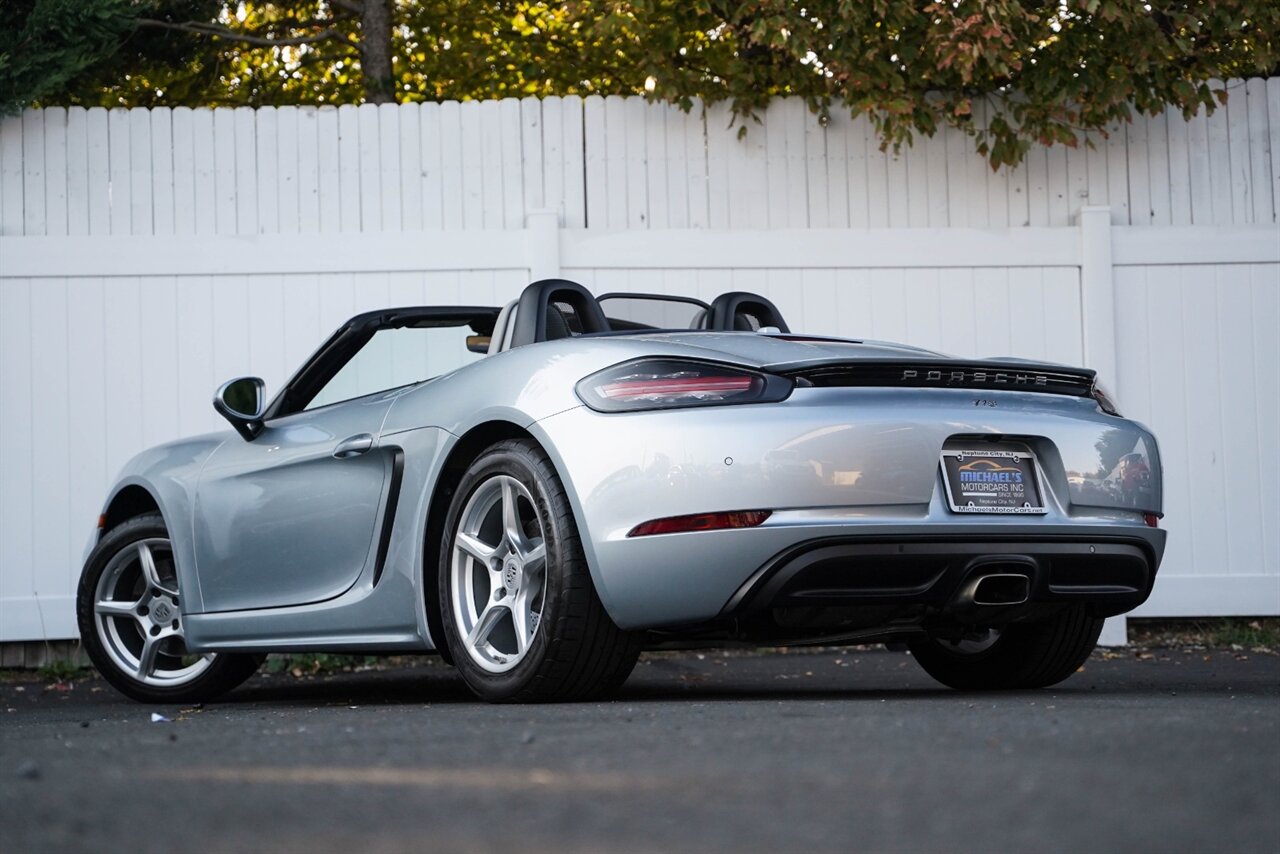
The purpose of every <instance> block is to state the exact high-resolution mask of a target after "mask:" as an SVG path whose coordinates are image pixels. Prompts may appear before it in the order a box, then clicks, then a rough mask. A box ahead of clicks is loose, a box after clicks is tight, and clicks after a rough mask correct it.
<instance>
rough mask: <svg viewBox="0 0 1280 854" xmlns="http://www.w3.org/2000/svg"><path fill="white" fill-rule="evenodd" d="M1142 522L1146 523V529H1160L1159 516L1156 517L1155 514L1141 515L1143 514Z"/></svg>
mask: <svg viewBox="0 0 1280 854" xmlns="http://www.w3.org/2000/svg"><path fill="white" fill-rule="evenodd" d="M1142 521H1144V522H1146V523H1147V527H1148V528H1159V527H1160V517H1159V516H1157V515H1156V514H1154V513H1143V514H1142Z"/></svg>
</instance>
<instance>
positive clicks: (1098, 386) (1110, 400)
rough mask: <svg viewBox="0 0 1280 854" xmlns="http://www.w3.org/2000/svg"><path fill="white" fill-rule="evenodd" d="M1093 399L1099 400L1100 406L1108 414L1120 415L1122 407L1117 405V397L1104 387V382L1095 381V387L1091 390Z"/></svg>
mask: <svg viewBox="0 0 1280 854" xmlns="http://www.w3.org/2000/svg"><path fill="white" fill-rule="evenodd" d="M1090 393H1091V394H1092V395H1093V399H1094V400H1096V401H1097V402H1098V407H1099V408H1100V409H1101V410H1102V411H1103V412H1105V413H1107V414H1108V415H1115V416H1119V415H1120V409H1119V407H1117V406H1116V399H1115V398H1114V397H1112V396H1111V395H1110V393H1108V392H1107V390H1106V389H1105V388H1103V387H1102V383H1100V382H1094V384H1093V389H1092V390H1091V391H1090Z"/></svg>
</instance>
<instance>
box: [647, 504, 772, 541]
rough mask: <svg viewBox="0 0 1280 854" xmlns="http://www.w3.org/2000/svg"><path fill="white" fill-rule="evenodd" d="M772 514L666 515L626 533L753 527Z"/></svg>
mask: <svg viewBox="0 0 1280 854" xmlns="http://www.w3.org/2000/svg"><path fill="white" fill-rule="evenodd" d="M772 515H773V511H772V510H734V511H732V512H729V513H695V514H693V515H691V516H668V517H667V518H665V519H652V520H650V521H648V522H641V523H640V524H639V525H636V526H635V527H634V528H632V529H631V530H630V531H629V532H628V533H627V536H628V537H647V536H650V535H652V534H683V533H686V532H689V531H723V530H725V529H727V528H754V527H756V526H758V525H762V524H764V520H765V519H768V518H769V517H770V516H772Z"/></svg>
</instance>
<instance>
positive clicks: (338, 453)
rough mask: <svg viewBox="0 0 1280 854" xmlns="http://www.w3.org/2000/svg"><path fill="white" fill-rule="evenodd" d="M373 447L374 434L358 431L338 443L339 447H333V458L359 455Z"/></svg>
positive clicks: (343, 458) (339, 458)
mask: <svg viewBox="0 0 1280 854" xmlns="http://www.w3.org/2000/svg"><path fill="white" fill-rule="evenodd" d="M371 448H373V436H371V435H370V434H368V433H357V434H356V435H354V436H348V437H347V438H346V439H343V440H342V441H341V442H339V443H338V447H336V448H334V449H333V458H334V459H335V460H345V459H347V458H348V457H358V456H360V455H361V454H364V453H367V452H368V451H369V450H370V449H371Z"/></svg>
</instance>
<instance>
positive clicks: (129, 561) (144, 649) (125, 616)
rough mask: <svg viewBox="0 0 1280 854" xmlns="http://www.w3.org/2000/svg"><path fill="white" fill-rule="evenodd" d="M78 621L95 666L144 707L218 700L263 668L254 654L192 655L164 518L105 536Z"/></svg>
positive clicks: (82, 590)
mask: <svg viewBox="0 0 1280 854" xmlns="http://www.w3.org/2000/svg"><path fill="white" fill-rule="evenodd" d="M76 617H77V621H78V623H79V626H80V638H81V641H82V642H83V643H84V647H85V651H86V652H88V654H89V658H90V660H91V661H93V664H94V666H95V667H97V668H98V671H99V672H100V673H101V674H102V675H103V677H104V678H106V680H107V681H108V682H110V683H111V684H112V685H113V686H115V688H116V689H117V690H119V691H120V692H121V693H122V694H125V695H127V696H129V697H132V698H133V699H135V700H141V701H142V702H147V703H166V702H168V703H191V702H200V701H203V700H208V699H212V698H213V697H216V696H217V695H219V694H222V693H224V692H226V691H230V690H231V689H232V688H234V687H236V686H237V685H239V684H240V683H241V682H243V681H244V680H246V679H248V678H249V677H250V676H252V675H253V673H254V671H255V670H257V669H258V665H259V663H261V659H260V658H259V657H257V656H253V655H230V654H225V653H212V652H210V653H203V654H192V653H191V652H189V651H188V650H187V647H186V632H185V628H184V625H183V622H184V620H185V614H184V613H183V612H182V596H181V592H180V591H179V590H178V573H177V567H176V566H175V564H174V558H173V545H172V543H171V542H170V541H169V532H168V530H167V529H166V528H165V524H164V519H163V518H161V516H160V514H159V513H150V514H147V515H145V516H139V517H137V518H135V519H130V520H128V521H127V522H124V523H123V524H121V525H119V526H118V527H116V528H113V529H112V530H111V531H109V532H108V533H107V534H106V535H105V536H104V537H103V538H102V541H101V542H100V543H99V544H98V546H97V548H95V549H94V550H93V553H92V554H90V556H89V560H88V562H87V563H86V564H85V568H84V572H83V574H82V575H81V577H80V587H79V591H78V593H77V596H76Z"/></svg>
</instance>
